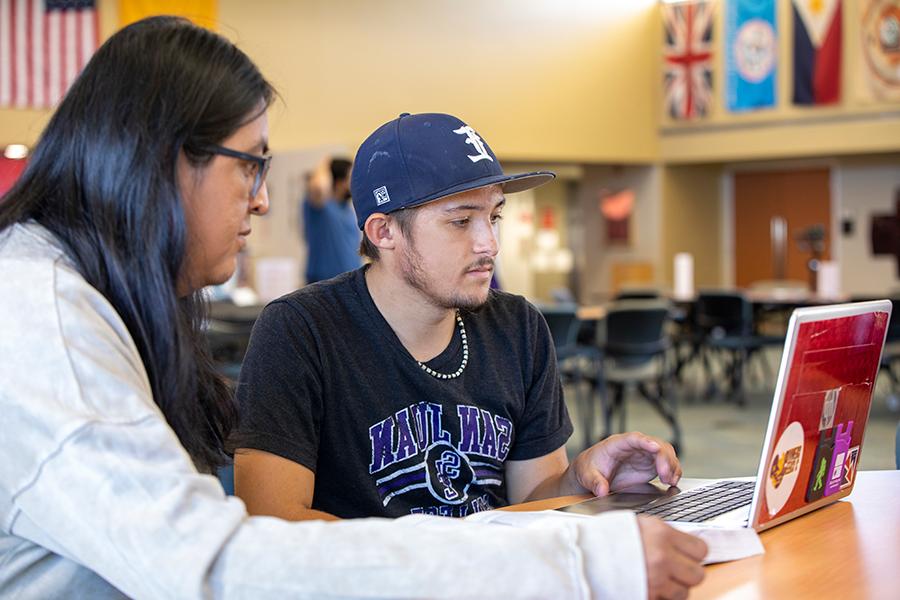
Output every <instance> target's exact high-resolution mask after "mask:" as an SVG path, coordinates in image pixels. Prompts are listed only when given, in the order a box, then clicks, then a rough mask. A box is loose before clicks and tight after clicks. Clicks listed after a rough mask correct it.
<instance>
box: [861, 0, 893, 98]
mask: <svg viewBox="0 0 900 600" xmlns="http://www.w3.org/2000/svg"><path fill="white" fill-rule="evenodd" d="M860 57H861V62H862V65H861V67H860V69H859V73H860V78H861V81H860V82H859V83H858V84H857V89H858V96H859V99H860V100H867V101H897V100H900V0H861V4H860Z"/></svg>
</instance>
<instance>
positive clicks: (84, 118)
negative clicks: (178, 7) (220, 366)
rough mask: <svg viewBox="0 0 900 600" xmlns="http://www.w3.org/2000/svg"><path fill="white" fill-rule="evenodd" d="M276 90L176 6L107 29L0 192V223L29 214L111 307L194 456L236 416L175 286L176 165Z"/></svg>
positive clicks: (181, 241) (216, 443) (190, 305)
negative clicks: (177, 13)
mask: <svg viewBox="0 0 900 600" xmlns="http://www.w3.org/2000/svg"><path fill="white" fill-rule="evenodd" d="M273 96H274V91H273V89H272V87H271V86H270V85H269V83H268V82H267V81H266V80H265V79H264V78H263V76H262V75H261V74H260V72H259V70H258V69H257V68H256V66H255V65H254V64H253V63H252V62H251V61H250V59H249V58H248V57H247V56H246V55H245V54H244V53H243V52H241V51H240V50H238V49H237V48H236V47H235V46H234V45H233V44H232V43H231V42H229V41H228V40H226V39H225V38H223V37H221V36H219V35H217V34H215V33H213V32H211V31H208V30H205V29H202V28H200V27H197V26H195V25H192V24H191V23H190V22H189V21H186V20H184V19H181V18H177V17H151V18H149V19H145V20H143V21H139V22H137V23H135V24H133V25H130V26H128V27H126V28H124V29H122V30H121V31H119V32H117V33H116V34H115V35H113V36H112V37H111V38H109V40H107V41H106V43H104V44H103V46H101V47H100V49H99V50H98V51H97V52H96V54H95V55H94V57H93V58H92V59H91V60H90V62H89V63H88V65H87V66H86V67H85V69H84V71H83V72H82V73H81V75H80V76H79V77H78V79H77V80H76V81H75V83H74V84H73V86H72V88H71V89H70V90H69V92H68V93H67V94H66V96H65V98H64V99H63V100H62V102H61V103H60V105H59V108H58V109H57V110H56V113H55V114H54V115H53V117H52V118H51V119H50V122H49V124H48V125H47V128H46V129H45V130H44V132H43V134H42V136H41V139H40V141H39V142H38V144H37V147H36V148H35V151H34V153H33V155H32V157H31V160H30V162H29V164H28V167H27V168H26V169H25V172H24V173H23V174H22V176H21V177H20V179H19V181H18V182H17V183H16V185H15V186H14V187H13V188H12V189H11V190H10V191H9V193H8V194H7V195H6V197H5V198H4V199H3V201H2V202H0V230H2V229H5V228H6V227H8V226H10V225H12V224H14V223H19V222H24V221H36V222H37V223H39V224H41V225H42V226H43V227H45V228H47V229H48V230H49V231H50V232H52V233H53V234H54V235H55V236H56V237H57V238H58V239H59V240H60V241H61V243H62V244H63V245H64V247H65V248H66V250H67V251H68V254H69V256H70V257H71V259H72V260H73V262H74V264H75V267H76V268H77V269H78V271H79V272H80V273H81V275H82V276H83V277H84V278H85V279H86V280H87V281H88V283H90V284H91V285H92V286H93V287H94V288H96V289H97V290H98V291H99V292H100V293H101V294H103V295H104V296H105V297H106V299H107V300H109V302H110V303H111V304H112V305H113V307H114V308H115V309H116V311H117V312H118V314H119V316H120V317H121V318H122V320H123V321H124V322H125V325H126V326H127V327H128V331H129V332H130V334H131V337H132V338H133V339H134V342H135V344H136V345H137V349H138V351H139V352H140V354H141V358H142V359H143V363H144V367H145V369H146V371H147V374H148V376H149V379H150V386H151V388H152V391H153V398H154V401H155V402H156V403H157V404H158V405H159V407H160V408H161V409H162V412H163V414H165V417H166V420H167V421H168V423H169V425H170V426H171V427H172V429H173V430H174V431H175V433H176V434H177V435H178V438H179V440H180V441H181V443H182V445H183V446H184V447H185V449H187V451H188V453H189V454H190V455H191V457H192V458H193V460H194V462H195V463H196V464H197V465H198V467H200V468H204V469H211V468H214V467H216V466H219V465H221V464H223V463H225V462H226V461H227V456H226V454H225V445H224V444H225V439H226V438H227V436H228V435H229V433H230V432H231V430H232V429H233V428H234V427H235V426H236V424H237V417H238V415H237V409H236V406H235V403H234V400H233V397H232V394H231V392H230V390H229V389H228V387H227V385H226V384H225V382H224V381H223V380H222V379H221V377H219V376H218V375H217V374H216V373H215V371H214V369H213V365H212V361H211V359H210V355H209V351H208V345H207V343H206V341H205V338H204V336H203V333H202V321H203V319H204V318H205V309H206V305H205V302H204V300H203V298H202V296H201V294H200V293H198V292H194V293H192V294H191V295H189V296H187V297H182V298H179V297H178V293H177V283H178V281H179V275H180V273H181V270H182V266H183V264H184V262H185V248H186V237H187V231H186V225H185V216H184V210H183V207H182V202H181V197H180V194H179V191H178V187H177V184H176V182H177V177H176V163H177V160H178V156H179V154H180V152H182V151H183V152H184V153H185V156H186V157H187V159H188V160H189V161H190V163H191V164H193V165H195V166H196V165H202V164H205V163H206V162H208V161H209V160H210V159H211V155H210V154H209V153H207V152H205V151H204V148H208V147H209V146H210V145H213V144H218V143H220V142H221V141H223V140H224V139H226V138H227V137H229V136H230V135H231V134H233V133H234V132H235V131H236V130H237V129H239V128H240V127H241V126H242V125H244V124H246V123H248V122H249V121H251V120H253V119H255V118H256V117H257V116H259V115H260V114H261V113H262V112H263V111H264V110H265V109H266V108H267V107H268V105H269V104H270V103H271V101H272V99H273Z"/></svg>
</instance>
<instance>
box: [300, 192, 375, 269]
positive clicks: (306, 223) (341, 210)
mask: <svg viewBox="0 0 900 600" xmlns="http://www.w3.org/2000/svg"><path fill="white" fill-rule="evenodd" d="M303 235H304V237H306V245H307V248H308V250H309V254H308V256H307V259H306V282H307V283H313V282H315V281H321V280H323V279H331V278H332V277H334V276H336V275H340V274H341V273H346V272H347V271H352V270H354V269H358V268H359V266H360V265H361V264H362V261H361V259H360V257H359V254H358V252H359V241H360V235H361V234H360V231H359V228H358V227H357V226H356V212H355V211H354V210H353V204H352V203H350V202H340V201H338V200H335V199H329V200H328V201H327V202H325V205H324V206H322V207H321V208H318V207H315V206H313V205H312V204H310V202H309V199H304V201H303Z"/></svg>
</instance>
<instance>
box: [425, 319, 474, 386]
mask: <svg viewBox="0 0 900 600" xmlns="http://www.w3.org/2000/svg"><path fill="white" fill-rule="evenodd" d="M456 323H457V324H458V325H459V335H460V337H461V338H462V351H463V357H462V364H461V365H459V368H458V369H457V370H456V371H454V372H453V373H438V372H437V371H435V370H434V369H432V368H431V367H429V366H428V365H426V364H425V363H423V362H420V361H418V360H417V361H416V362H417V363H419V366H420V367H422V370H423V371H425V372H426V373H428V374H429V375H431V376H432V377H436V378H438V379H456V378H457V377H459V376H460V375H462V372H463V371H465V369H466V365H467V364H468V363H469V342H468V341H467V340H466V326H465V325H463V320H462V317H461V316H459V311H456Z"/></svg>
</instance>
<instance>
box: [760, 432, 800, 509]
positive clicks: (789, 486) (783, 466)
mask: <svg viewBox="0 0 900 600" xmlns="http://www.w3.org/2000/svg"><path fill="white" fill-rule="evenodd" d="M802 460H803V426H802V425H801V424H800V423H799V422H798V421H794V422H793V423H791V424H790V425H788V426H787V427H785V429H784V431H783V432H782V433H781V437H780V438H778V443H777V444H775V451H774V452H773V453H772V461H771V462H770V463H769V471H768V473H767V476H766V508H768V510H769V516H772V517H774V516H775V515H776V514H778V511H780V510H781V509H782V508H784V505H785V503H787V501H788V498H790V497H791V492H793V491H794V486H795V485H796V484H797V478H798V477H799V475H800V462H801V461H802Z"/></svg>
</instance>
